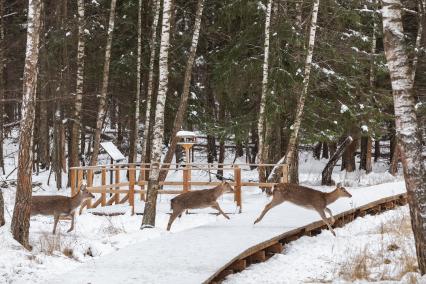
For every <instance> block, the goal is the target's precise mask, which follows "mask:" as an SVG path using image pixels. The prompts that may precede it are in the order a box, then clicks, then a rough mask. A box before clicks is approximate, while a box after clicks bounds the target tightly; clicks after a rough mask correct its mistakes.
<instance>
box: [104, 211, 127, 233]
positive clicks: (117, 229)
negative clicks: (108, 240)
mask: <svg viewBox="0 0 426 284" xmlns="http://www.w3.org/2000/svg"><path fill="white" fill-rule="evenodd" d="M105 218H106V220H107V221H108V225H107V226H105V227H104V228H102V231H103V232H105V233H107V234H109V235H118V234H122V233H126V229H125V228H124V225H123V224H120V226H118V225H116V224H114V223H113V222H112V217H110V216H105Z"/></svg>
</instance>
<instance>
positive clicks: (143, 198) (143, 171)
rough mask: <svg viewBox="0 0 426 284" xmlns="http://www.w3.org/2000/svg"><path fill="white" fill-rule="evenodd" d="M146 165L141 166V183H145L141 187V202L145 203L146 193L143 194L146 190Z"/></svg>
mask: <svg viewBox="0 0 426 284" xmlns="http://www.w3.org/2000/svg"><path fill="white" fill-rule="evenodd" d="M146 166H147V165H146V164H141V170H140V172H139V182H143V185H141V186H140V189H141V196H140V198H141V200H143V201H145V193H144V192H143V191H144V190H145V169H144V168H145V167H146Z"/></svg>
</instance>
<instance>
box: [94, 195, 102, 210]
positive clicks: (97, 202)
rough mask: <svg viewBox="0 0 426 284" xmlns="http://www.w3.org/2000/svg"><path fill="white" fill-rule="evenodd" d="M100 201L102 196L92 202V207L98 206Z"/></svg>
mask: <svg viewBox="0 0 426 284" xmlns="http://www.w3.org/2000/svg"><path fill="white" fill-rule="evenodd" d="M101 203H102V197H100V198H99V199H98V200H96V201H95V203H93V205H92V208H96V207H98V205H99V204H101Z"/></svg>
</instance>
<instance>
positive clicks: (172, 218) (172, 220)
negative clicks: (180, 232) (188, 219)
mask: <svg viewBox="0 0 426 284" xmlns="http://www.w3.org/2000/svg"><path fill="white" fill-rule="evenodd" d="M182 212H183V210H173V212H172V215H170V218H169V223H168V224H167V231H170V228H171V227H172V224H173V222H174V221H175V219H176V217H177V216H180V215H181V214H182Z"/></svg>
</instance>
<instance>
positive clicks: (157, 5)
mask: <svg viewBox="0 0 426 284" xmlns="http://www.w3.org/2000/svg"><path fill="white" fill-rule="evenodd" d="M160 6H161V1H160V0H155V1H154V3H153V13H154V19H153V21H152V25H151V42H150V49H151V51H150V57H149V74H148V90H147V94H146V108H145V123H144V132H143V140H142V159H143V161H145V162H149V161H148V160H147V158H148V157H149V155H148V153H147V150H148V143H149V141H151V139H150V134H149V130H150V117H151V101H152V94H153V92H154V62H155V57H156V54H157V26H158V21H159V18H160Z"/></svg>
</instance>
